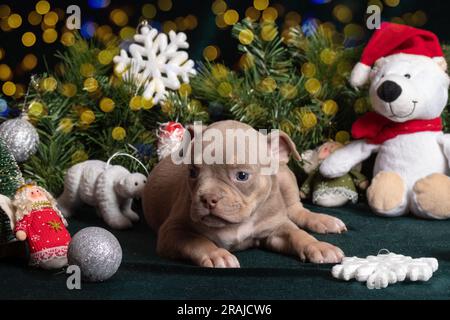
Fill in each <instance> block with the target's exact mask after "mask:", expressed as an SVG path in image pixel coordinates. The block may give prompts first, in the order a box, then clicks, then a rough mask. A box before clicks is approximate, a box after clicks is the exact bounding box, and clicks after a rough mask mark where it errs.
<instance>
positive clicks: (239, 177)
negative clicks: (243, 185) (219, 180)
mask: <svg viewBox="0 0 450 320" xmlns="http://www.w3.org/2000/svg"><path fill="white" fill-rule="evenodd" d="M248 177H249V174H248V173H247V172H244V171H239V172H238V173H236V180H237V181H247V180H248Z"/></svg>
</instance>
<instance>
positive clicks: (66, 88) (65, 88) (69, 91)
mask: <svg viewBox="0 0 450 320" xmlns="http://www.w3.org/2000/svg"><path fill="white" fill-rule="evenodd" d="M76 93H77V86H76V85H75V84H73V83H64V84H63V85H62V86H61V94H62V95H64V96H66V97H68V98H72V97H74V96H75V94H76Z"/></svg>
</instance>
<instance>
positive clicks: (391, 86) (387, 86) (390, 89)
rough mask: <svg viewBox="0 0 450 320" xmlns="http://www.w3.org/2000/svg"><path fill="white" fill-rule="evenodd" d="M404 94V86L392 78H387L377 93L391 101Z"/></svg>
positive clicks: (382, 98)
mask: <svg viewBox="0 0 450 320" xmlns="http://www.w3.org/2000/svg"><path fill="white" fill-rule="evenodd" d="M401 94H402V87H400V86H399V85H398V84H397V83H395V82H394V81H391V80H386V81H385V82H383V83H382V84H381V85H380V86H379V87H378V89H377V95H378V97H380V99H381V100H383V101H385V102H387V103H390V102H393V101H395V100H397V98H398V97H400V95H401Z"/></svg>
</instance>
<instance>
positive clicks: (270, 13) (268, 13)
mask: <svg viewBox="0 0 450 320" xmlns="http://www.w3.org/2000/svg"><path fill="white" fill-rule="evenodd" d="M262 18H263V20H264V21H267V22H274V21H275V20H277V18H278V11H277V10H276V9H275V8H273V7H268V8H267V9H265V10H264V11H263V13H262Z"/></svg>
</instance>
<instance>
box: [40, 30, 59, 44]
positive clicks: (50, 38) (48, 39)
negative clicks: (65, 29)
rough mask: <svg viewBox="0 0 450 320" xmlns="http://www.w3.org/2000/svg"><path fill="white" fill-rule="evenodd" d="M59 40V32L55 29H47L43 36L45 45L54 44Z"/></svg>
mask: <svg viewBox="0 0 450 320" xmlns="http://www.w3.org/2000/svg"><path fill="white" fill-rule="evenodd" d="M57 39H58V32H57V31H56V30H55V29H47V30H45V31H44V33H43V34H42V40H44V42H45V43H53V42H55V41H56V40H57Z"/></svg>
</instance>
